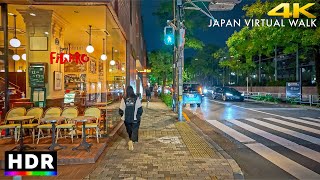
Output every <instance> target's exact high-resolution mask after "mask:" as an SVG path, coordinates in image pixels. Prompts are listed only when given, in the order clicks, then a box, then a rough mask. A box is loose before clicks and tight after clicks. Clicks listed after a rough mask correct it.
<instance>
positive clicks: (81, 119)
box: [72, 116, 96, 152]
mask: <svg viewBox="0 0 320 180" xmlns="http://www.w3.org/2000/svg"><path fill="white" fill-rule="evenodd" d="M95 119H96V118H95V117H93V116H78V117H76V118H74V119H72V120H73V121H76V122H82V141H81V143H80V144H79V146H77V147H74V148H72V150H78V149H79V148H80V147H81V146H82V147H84V149H85V150H87V151H88V152H90V148H91V146H92V144H90V143H88V142H87V141H86V122H88V121H89V122H90V121H91V120H95Z"/></svg>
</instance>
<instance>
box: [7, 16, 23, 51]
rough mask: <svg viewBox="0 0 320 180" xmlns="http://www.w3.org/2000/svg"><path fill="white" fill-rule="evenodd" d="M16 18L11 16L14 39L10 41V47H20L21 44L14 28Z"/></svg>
mask: <svg viewBox="0 0 320 180" xmlns="http://www.w3.org/2000/svg"><path fill="white" fill-rule="evenodd" d="M16 18H17V15H15V14H14V15H13V19H14V37H13V38H12V39H10V45H11V46H12V47H15V48H17V47H20V45H21V42H20V40H19V39H18V38H17V27H16Z"/></svg>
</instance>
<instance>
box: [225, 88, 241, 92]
mask: <svg viewBox="0 0 320 180" xmlns="http://www.w3.org/2000/svg"><path fill="white" fill-rule="evenodd" d="M225 91H228V92H231V93H236V92H238V91H237V90H236V89H234V88H225Z"/></svg>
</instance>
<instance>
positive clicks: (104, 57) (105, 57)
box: [100, 38, 108, 61]
mask: <svg viewBox="0 0 320 180" xmlns="http://www.w3.org/2000/svg"><path fill="white" fill-rule="evenodd" d="M104 40H105V39H104V38H103V52H102V54H101V57H100V59H101V60H102V61H105V60H107V58H108V57H107V55H106V52H105V43H104Z"/></svg>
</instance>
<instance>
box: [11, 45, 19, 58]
mask: <svg viewBox="0 0 320 180" xmlns="http://www.w3.org/2000/svg"><path fill="white" fill-rule="evenodd" d="M12 59H13V60H15V61H19V60H20V56H19V55H18V53H17V48H16V52H15V54H14V55H13V56H12Z"/></svg>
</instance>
